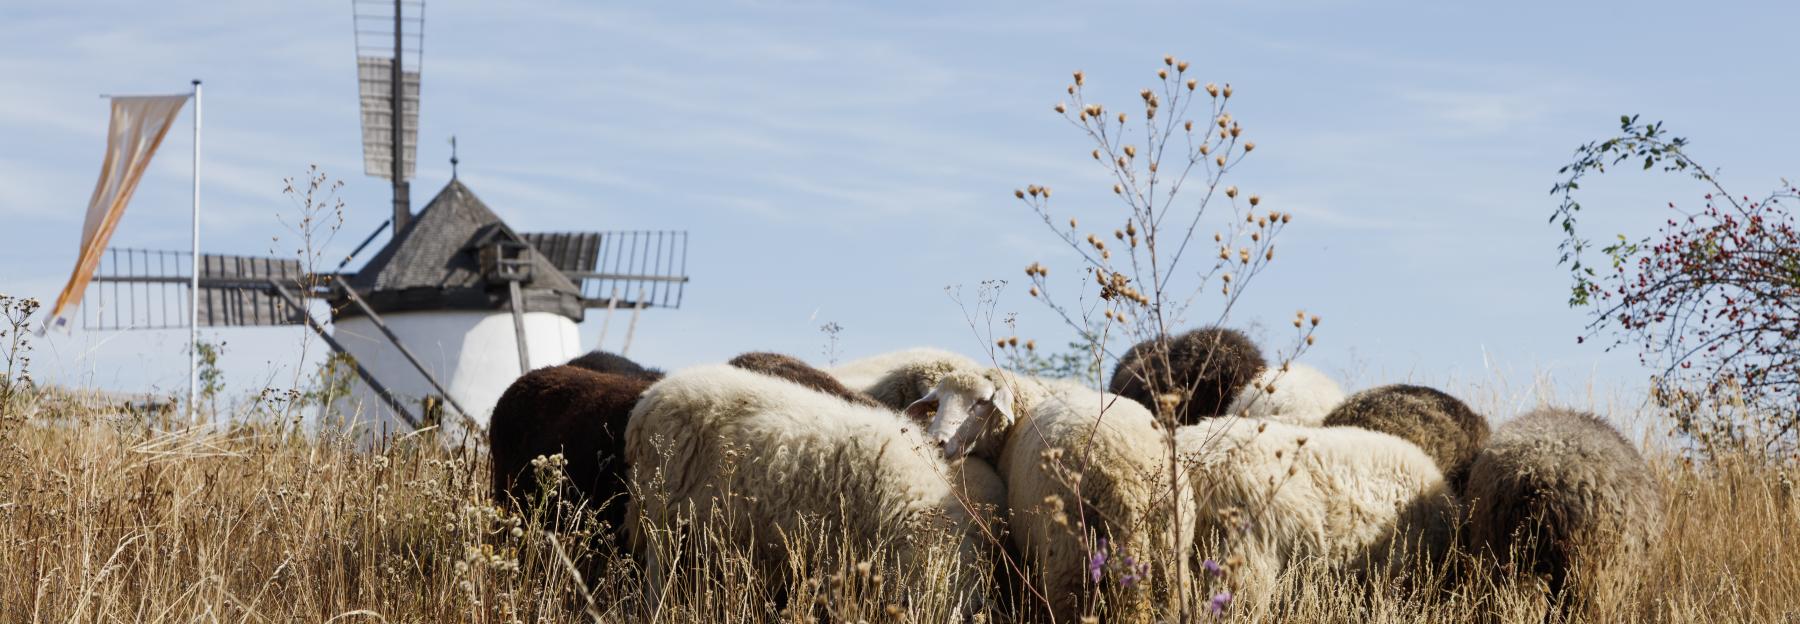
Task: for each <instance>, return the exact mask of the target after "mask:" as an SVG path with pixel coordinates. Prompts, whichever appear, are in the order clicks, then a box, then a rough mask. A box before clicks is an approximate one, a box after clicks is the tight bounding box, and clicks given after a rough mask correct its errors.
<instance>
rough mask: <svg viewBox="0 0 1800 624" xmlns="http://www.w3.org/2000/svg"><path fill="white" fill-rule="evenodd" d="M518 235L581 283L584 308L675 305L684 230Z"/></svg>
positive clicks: (684, 278) (683, 282) (682, 287)
mask: <svg viewBox="0 0 1800 624" xmlns="http://www.w3.org/2000/svg"><path fill="white" fill-rule="evenodd" d="M519 236H520V237H521V238H524V239H525V240H526V241H527V242H530V243H531V245H532V246H533V247H536V248H537V250H538V252H539V253H542V254H543V255H544V257H546V258H549V259H550V262H551V263H552V264H554V265H556V268H557V269H559V270H561V271H562V272H563V275H565V276H568V278H569V281H572V282H575V283H576V284H577V285H578V286H580V287H581V298H582V300H583V302H584V305H586V306H587V307H589V308H615V307H616V308H652V307H654V308H671V309H673V308H680V307H681V300H682V296H683V294H684V293H685V291H686V289H687V282H688V275H687V232H683V231H673V230H638V231H614V232H556V233H544V232H532V233H521V234H519Z"/></svg>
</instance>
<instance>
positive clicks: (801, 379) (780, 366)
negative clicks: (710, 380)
mask: <svg viewBox="0 0 1800 624" xmlns="http://www.w3.org/2000/svg"><path fill="white" fill-rule="evenodd" d="M727 364H730V365H732V366H735V367H737V368H741V369H743V370H747V371H750V372H753V373H762V374H764V375H769V376H773V377H779V378H781V379H786V380H788V381H791V382H794V383H797V384H800V385H802V386H806V387H808V388H811V389H813V390H814V391H817V392H823V393H825V394H829V395H831V396H834V397H837V398H840V399H843V400H845V401H849V402H851V403H855V404H857V405H864V406H868V407H881V404H880V403H877V402H875V399H873V398H871V397H870V396H869V395H867V394H864V393H862V392H857V391H855V390H851V389H849V388H846V387H844V384H843V383H842V382H839V381H838V379H837V378H836V377H832V376H831V374H830V373H827V372H825V371H822V370H819V369H817V368H813V367H812V365H810V364H807V363H806V362H803V361H801V360H800V358H796V357H793V356H790V355H782V354H780V353H768V352H764V351H754V352H750V353H745V354H743V355H740V356H737V357H734V358H731V361H730V362H727Z"/></svg>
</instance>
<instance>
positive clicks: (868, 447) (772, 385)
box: [625, 366, 1005, 591]
mask: <svg viewBox="0 0 1800 624" xmlns="http://www.w3.org/2000/svg"><path fill="white" fill-rule="evenodd" d="M625 457H626V460H627V461H628V462H630V464H631V471H632V479H633V483H634V484H636V486H637V487H638V488H639V490H640V491H639V492H638V496H635V497H633V499H632V512H631V513H632V519H633V520H632V522H631V523H630V526H631V528H632V530H633V536H632V538H633V539H632V543H633V545H634V546H635V547H636V548H637V549H638V550H639V551H640V553H641V554H642V555H643V556H644V558H645V569H646V571H647V574H648V575H649V576H650V578H651V579H654V580H653V582H661V579H663V578H665V577H664V576H663V575H664V574H665V573H666V571H665V570H664V567H665V566H666V565H667V562H664V561H662V560H661V559H662V557H663V555H664V554H665V553H662V552H659V551H660V549H659V548H655V547H648V546H647V542H646V537H645V536H644V534H643V532H644V531H646V530H660V529H661V528H663V527H677V526H682V525H683V524H685V523H688V522H693V521H695V520H697V519H706V518H726V519H729V520H728V521H727V522H726V523H725V524H726V526H725V527H722V529H723V530H724V531H725V532H726V534H727V539H730V540H732V543H738V544H748V545H750V549H751V555H752V556H753V557H754V558H755V560H756V562H757V564H758V566H759V568H760V569H761V570H763V571H764V572H765V574H766V577H767V578H769V579H771V581H775V582H779V579H782V577H783V576H784V575H785V573H786V571H787V570H788V569H789V568H788V559H787V555H788V553H787V552H786V545H785V541H784V536H786V537H789V538H791V537H793V536H796V535H799V534H800V532H802V531H804V532H809V533H814V534H822V535H825V536H830V537H835V536H844V537H846V538H847V539H848V540H849V541H850V547H851V548H853V549H855V550H857V551H860V552H863V553H869V552H871V551H872V550H874V549H875V548H878V547H883V548H890V549H892V551H893V553H894V555H895V557H894V563H895V564H896V565H901V566H906V567H907V568H908V569H915V570H916V569H918V568H919V567H922V562H923V561H924V560H925V557H926V556H928V554H929V551H927V550H925V549H926V548H928V547H931V546H932V544H933V543H934V542H938V543H943V542H939V540H935V539H931V537H933V536H938V535H945V536H948V537H949V538H950V539H948V540H947V543H949V544H950V545H952V546H954V547H955V549H956V550H954V551H951V552H950V554H951V555H953V556H955V557H957V558H958V560H959V561H960V562H962V564H963V566H964V567H963V569H964V570H965V572H966V573H965V574H964V575H963V576H964V579H963V581H960V582H959V587H960V588H961V589H963V590H964V591H972V586H970V585H966V584H961V583H967V582H968V581H970V580H972V579H974V578H978V577H979V576H980V574H979V573H978V572H977V571H976V570H975V569H973V568H968V567H966V566H969V565H974V564H976V563H977V562H978V561H979V560H980V557H981V555H982V554H983V552H984V551H985V550H986V549H987V545H988V543H989V541H990V540H988V539H987V538H985V537H984V533H985V532H986V531H994V532H995V533H996V534H997V532H998V531H999V528H998V527H997V526H994V525H993V520H994V518H996V517H999V514H1003V513H1004V507H1003V505H1004V496H1005V493H1004V485H1003V484H1001V482H1000V480H999V478H998V477H997V476H996V475H995V474H994V471H993V469H992V468H990V467H989V466H988V465H987V464H985V463H982V462H980V461H967V462H962V463H961V464H960V465H956V464H952V463H950V462H947V461H946V460H945V459H944V458H943V456H942V454H941V453H940V452H939V451H938V449H937V447H936V446H934V445H931V444H930V443H929V441H928V440H927V439H926V438H925V437H924V435H923V432H921V431H920V430H919V428H918V427H916V426H912V425H910V423H907V422H906V421H905V420H904V419H902V417H901V416H900V415H899V414H898V413H896V412H894V411H892V410H888V409H885V408H880V407H870V406H865V405H858V404H854V403H851V402H848V401H845V400H843V399H841V398H838V397H835V396H831V395H828V394H824V393H820V392H815V391H813V390H811V389H809V388H806V387H804V386H800V385H798V384H794V383H792V382H789V381H786V380H783V379H780V378H776V377H772V376H769V375H763V374H758V373H754V372H749V371H745V370H741V369H738V368H734V367H731V366H703V367H696V368H691V369H687V370H683V371H680V372H678V373H675V374H672V375H669V376H668V377H667V378H665V379H663V380H662V381H660V382H658V383H656V384H655V385H653V386H651V387H650V388H649V389H648V390H646V391H645V392H644V395H643V397H642V399H640V400H639V402H638V405H637V407H636V408H635V409H633V410H632V412H631V421H630V423H629V424H628V425H627V426H626V429H625ZM981 523H986V528H985V529H984V528H983V526H979V524H981ZM803 525H804V527H803ZM920 536H925V537H926V538H925V539H919V537H920ZM827 552H830V551H827ZM915 564H919V565H915Z"/></svg>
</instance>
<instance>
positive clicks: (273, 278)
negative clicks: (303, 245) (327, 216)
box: [81, 247, 308, 330]
mask: <svg viewBox="0 0 1800 624" xmlns="http://www.w3.org/2000/svg"><path fill="white" fill-rule="evenodd" d="M191 258H193V254H190V253H188V252H185V251H158V250H151V249H128V248H116V247H115V248H108V249H107V250H106V253H105V254H104V255H103V256H102V258H101V261H100V263H99V266H98V267H97V271H96V272H95V275H94V279H93V281H92V282H89V284H88V288H87V294H88V297H87V298H88V300H89V303H88V305H85V306H83V307H82V312H81V326H82V328H83V329H89V330H120V329H177V328H184V327H187V326H188V288H189V281H188V280H189V276H190V275H192V273H191V272H190V268H189V267H191V266H193V264H192V262H191V261H190V259H191ZM305 281H306V272H305V271H304V270H303V269H302V267H301V266H300V262H299V261H298V260H283V259H277V258H262V257H255V256H232V255H222V254H201V255H200V297H199V303H200V306H199V308H198V310H199V321H200V325H201V326H202V327H270V326H282V325H299V324H301V323H302V322H303V319H301V318H300V315H299V313H297V312H296V311H295V310H293V309H292V308H291V307H290V306H288V305H286V304H285V303H284V302H283V301H282V300H281V298H280V296H279V295H277V294H275V292H274V290H273V288H272V287H271V286H270V285H271V284H281V285H283V286H285V287H286V288H288V289H289V290H292V291H295V292H306V291H307V290H308V289H306V288H303V285H304V282H305Z"/></svg>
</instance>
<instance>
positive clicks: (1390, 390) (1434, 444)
mask: <svg viewBox="0 0 1800 624" xmlns="http://www.w3.org/2000/svg"><path fill="white" fill-rule="evenodd" d="M1325 426H1327V427H1357V428H1360V429H1367V430H1369V431H1379V432H1381V433H1386V434H1389V435H1393V436H1398V437H1400V438H1401V439H1404V440H1406V441H1408V442H1411V443H1413V444H1417V445H1419V448H1421V449H1424V450H1425V454H1427V455H1430V456H1431V459H1432V460H1434V461H1436V462H1437V465H1438V470H1441V471H1443V473H1444V480H1445V481H1446V482H1448V483H1449V484H1450V487H1451V489H1452V490H1453V491H1456V492H1461V491H1462V489H1463V483H1464V482H1466V481H1467V480H1468V474H1469V462H1472V461H1475V453H1477V452H1479V451H1480V450H1481V447H1482V446H1485V445H1486V444H1487V441H1488V422H1487V419H1486V418H1484V417H1482V415H1480V414H1477V413H1475V410H1472V409H1469V406H1468V405H1467V404H1465V403H1463V402H1462V401H1459V400H1457V398H1456V397H1453V396H1450V395H1448V394H1445V393H1443V392H1440V391H1438V390H1436V389H1433V388H1427V387H1425V386H1413V385H1407V384H1393V385H1388V386H1381V387H1377V388H1370V389H1368V390H1364V391H1362V392H1358V393H1356V394H1353V395H1350V398H1348V399H1345V400H1344V402H1343V403H1340V404H1339V405H1338V406H1337V407H1336V408H1335V409H1332V410H1331V413H1330V414H1329V415H1327V416H1326V417H1325Z"/></svg>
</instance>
